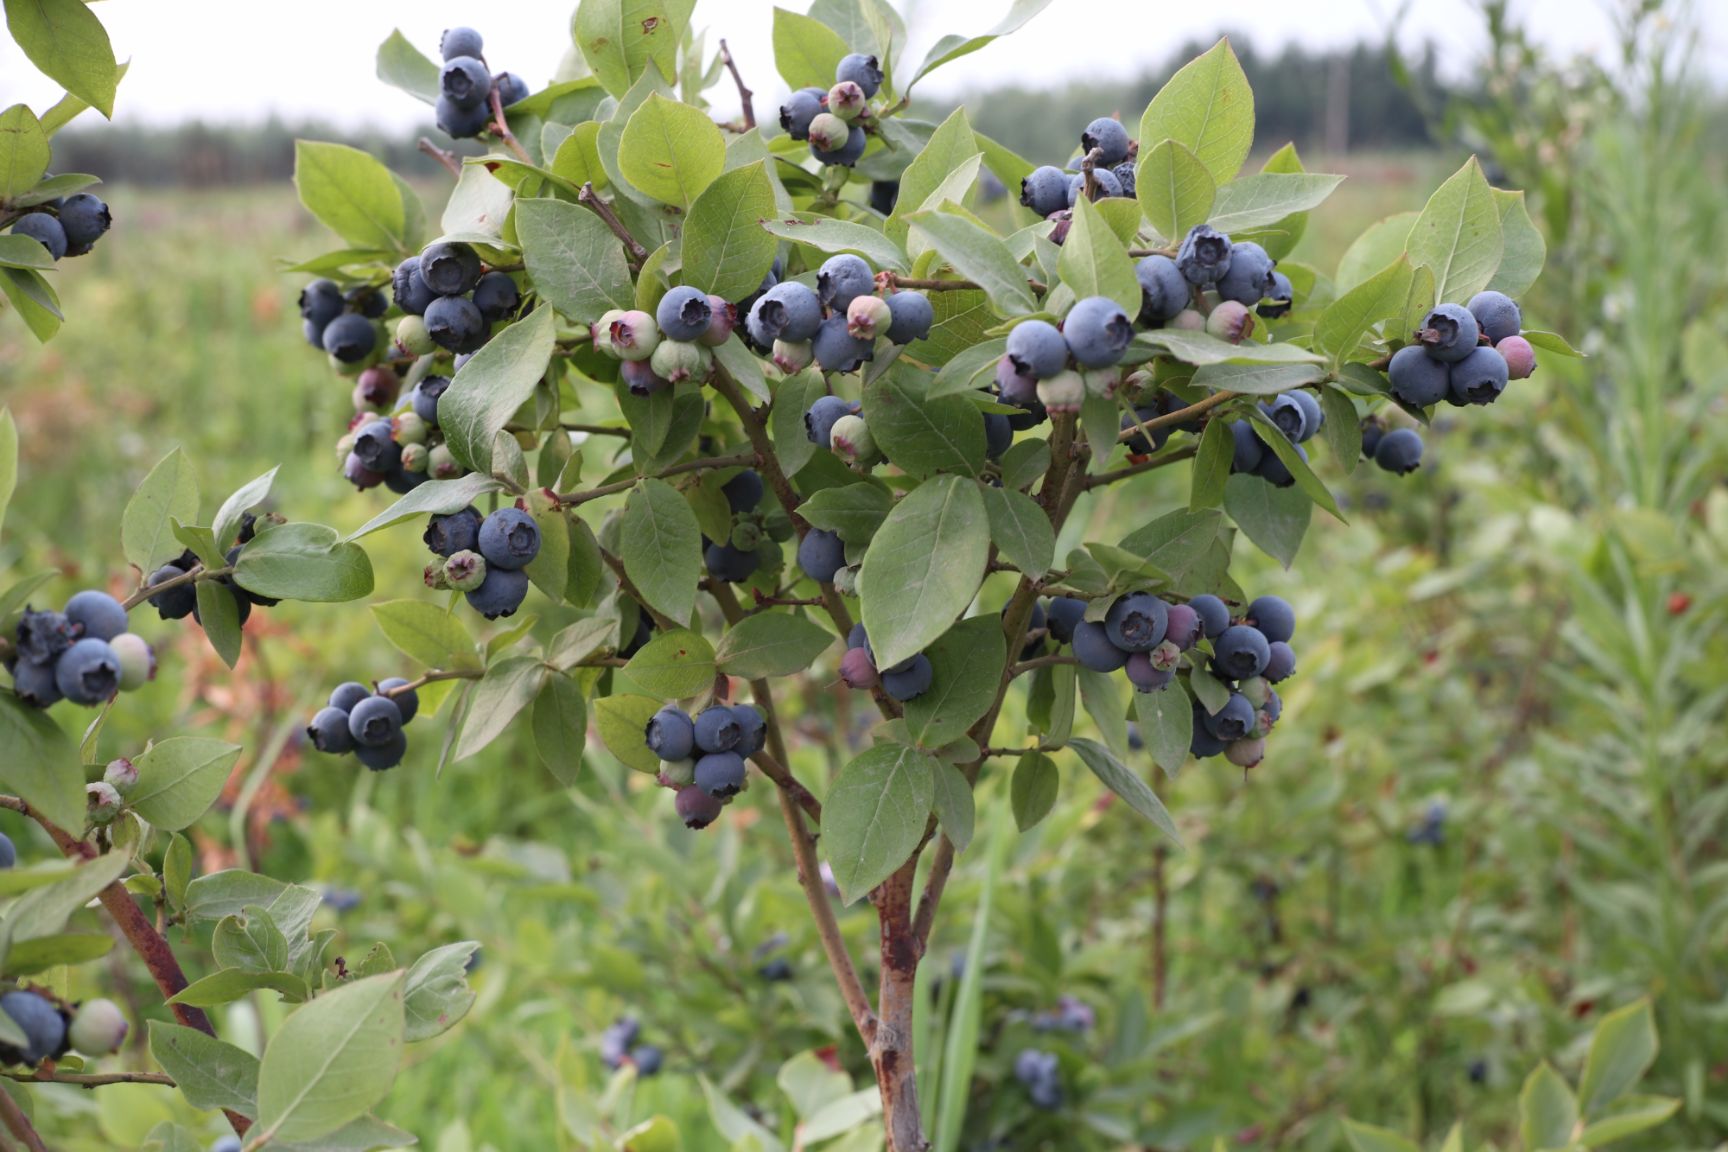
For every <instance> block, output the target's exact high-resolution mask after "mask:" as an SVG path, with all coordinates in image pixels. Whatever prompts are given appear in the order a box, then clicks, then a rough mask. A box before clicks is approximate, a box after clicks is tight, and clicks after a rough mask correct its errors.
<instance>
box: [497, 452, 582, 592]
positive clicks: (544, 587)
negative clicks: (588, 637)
mask: <svg viewBox="0 0 1728 1152" xmlns="http://www.w3.org/2000/svg"><path fill="white" fill-rule="evenodd" d="M502 435H506V436H508V435H509V433H508V432H506V433H502ZM523 487H527V485H523ZM534 524H535V526H536V527H538V528H539V529H540V551H539V552H537V553H535V554H534V559H532V560H530V561H529V562H528V569H527V571H528V579H530V580H532V581H533V582H534V587H536V588H538V589H540V591H541V592H543V593H544V594H545V595H546V598H547V599H549V600H551V601H552V602H553V603H554V604H556V603H558V602H559V601H560V600H563V599H564V590H565V589H566V588H568V587H569V586H570V572H569V568H570V518H569V517H568V516H566V514H565V512H564V511H563V510H562V509H559V508H543V509H540V510H539V511H536V512H535V513H534Z"/></svg>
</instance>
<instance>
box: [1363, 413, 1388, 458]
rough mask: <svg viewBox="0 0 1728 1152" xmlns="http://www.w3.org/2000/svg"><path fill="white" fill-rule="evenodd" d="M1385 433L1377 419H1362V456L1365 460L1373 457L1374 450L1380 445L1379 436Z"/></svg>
mask: <svg viewBox="0 0 1728 1152" xmlns="http://www.w3.org/2000/svg"><path fill="white" fill-rule="evenodd" d="M1385 435H1386V429H1385V428H1384V427H1382V426H1381V424H1380V422H1379V421H1378V420H1364V421H1362V456H1363V458H1364V459H1366V460H1372V459H1374V450H1375V449H1376V448H1378V447H1380V438H1381V437H1383V436H1385Z"/></svg>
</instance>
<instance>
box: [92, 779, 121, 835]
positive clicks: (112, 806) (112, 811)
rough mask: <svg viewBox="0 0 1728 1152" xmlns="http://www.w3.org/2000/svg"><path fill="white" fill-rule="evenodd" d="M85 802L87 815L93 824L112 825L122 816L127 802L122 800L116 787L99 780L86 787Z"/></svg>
mask: <svg viewBox="0 0 1728 1152" xmlns="http://www.w3.org/2000/svg"><path fill="white" fill-rule="evenodd" d="M84 802H85V804H86V806H87V807H86V815H88V816H89V818H90V823H92V824H112V823H113V822H114V818H115V817H117V816H119V815H120V812H121V809H123V808H125V807H126V802H125V801H124V800H122V799H121V798H120V793H119V792H118V791H116V790H115V788H114V785H112V784H109V783H108V782H107V781H104V780H98V781H97V782H96V783H94V784H86V785H85V786H84Z"/></svg>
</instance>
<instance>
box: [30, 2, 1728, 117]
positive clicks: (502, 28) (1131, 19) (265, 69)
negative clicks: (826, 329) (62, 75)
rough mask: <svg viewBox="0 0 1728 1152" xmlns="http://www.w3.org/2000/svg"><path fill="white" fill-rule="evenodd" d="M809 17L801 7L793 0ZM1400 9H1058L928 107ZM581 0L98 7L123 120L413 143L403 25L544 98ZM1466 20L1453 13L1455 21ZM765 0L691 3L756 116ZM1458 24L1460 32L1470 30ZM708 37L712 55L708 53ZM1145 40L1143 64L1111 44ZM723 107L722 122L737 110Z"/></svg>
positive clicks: (762, 80) (1727, 13)
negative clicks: (385, 51)
mask: <svg viewBox="0 0 1728 1152" xmlns="http://www.w3.org/2000/svg"><path fill="white" fill-rule="evenodd" d="M1616 2H1618V0H1513V7H1514V9H1515V10H1516V11H1518V12H1519V13H1520V14H1522V15H1523V16H1524V17H1526V18H1527V19H1528V21H1529V23H1530V25H1531V26H1532V27H1535V28H1537V29H1540V30H1541V36H1542V37H1543V39H1544V40H1545V41H1546V42H1547V43H1548V44H1549V45H1550V46H1551V47H1552V48H1553V49H1554V50H1555V51H1556V52H1559V53H1562V54H1576V53H1590V54H1594V55H1598V56H1602V57H1604V58H1607V57H1609V56H1611V55H1612V53H1613V51H1614V34H1613V24H1612V21H1611V18H1610V17H1609V15H1608V11H1609V8H1610V5H1611V4H1614V3H1616ZM787 6H790V7H794V8H796V9H798V10H802V9H803V8H804V7H805V6H806V5H805V4H804V2H803V0H788V5H787ZM899 6H900V9H901V11H902V12H903V13H905V14H906V15H907V18H908V24H909V25H910V28H911V33H910V35H911V45H910V48H911V51H910V53H909V55H910V57H911V59H912V60H917V59H921V58H922V56H923V52H924V49H925V48H926V47H927V46H928V45H929V44H930V43H931V42H932V41H934V40H935V39H937V38H938V37H940V36H942V35H944V34H946V33H949V32H960V33H966V34H973V33H977V32H981V31H983V30H984V29H986V28H987V27H989V26H990V25H991V24H993V23H994V22H995V21H996V20H997V19H998V18H999V16H1000V14H1001V13H1002V12H1005V11H1006V10H1007V8H1008V0H899ZM1401 7H1404V6H1403V5H1402V4H1400V3H1399V0H1230V3H1229V4H1228V6H1227V8H1228V13H1229V15H1228V19H1227V20H1226V19H1225V18H1224V17H1223V16H1221V15H1220V12H1221V10H1223V9H1225V8H1226V6H1225V5H1222V4H1216V3H1200V4H1196V3H1192V2H1188V0H1184V2H1180V3H1172V2H1170V0H1055V3H1053V4H1051V5H1050V7H1049V8H1048V9H1046V10H1045V11H1044V12H1043V13H1042V14H1041V15H1039V16H1038V17H1037V18H1035V19H1034V20H1033V21H1032V22H1031V23H1030V24H1028V25H1027V26H1026V27H1025V28H1024V29H1022V30H1021V31H1020V32H1019V33H1018V34H1016V35H1014V36H1011V37H1008V38H1006V39H1004V40H999V41H997V42H996V43H995V44H993V45H991V46H989V47H988V48H986V49H984V50H983V51H982V52H979V53H977V54H975V55H973V56H970V57H968V58H966V59H963V60H960V61H957V62H955V63H953V64H950V65H948V66H946V67H944V68H943V69H942V70H940V71H938V72H937V73H935V74H934V75H933V76H932V77H931V78H930V79H929V80H927V81H925V84H926V85H928V87H929V89H930V90H931V92H932V94H948V93H956V92H975V91H978V90H979V89H980V88H983V87H989V86H991V85H1000V84H1002V83H1005V82H1009V81H1016V82H1023V83H1028V84H1032V85H1034V86H1036V85H1051V86H1054V85H1059V84H1061V83H1062V82H1063V81H1065V80H1068V79H1071V78H1075V77H1088V78H1097V79H1103V78H1108V77H1129V76H1133V75H1136V74H1138V73H1139V72H1141V71H1143V70H1144V69H1145V68H1146V67H1147V66H1149V65H1151V64H1154V63H1156V62H1158V61H1159V60H1161V59H1162V58H1163V57H1164V56H1165V55H1166V53H1167V52H1169V51H1170V50H1172V49H1174V48H1175V47H1176V46H1177V45H1180V44H1181V43H1183V42H1185V41H1187V40H1189V39H1191V38H1197V37H1198V38H1210V37H1215V36H1218V35H1220V34H1222V33H1224V32H1230V33H1231V34H1232V35H1233V36H1236V37H1237V38H1244V37H1245V38H1247V39H1249V40H1251V41H1252V42H1253V43H1254V45H1255V46H1256V47H1257V48H1263V49H1267V50H1271V51H1276V50H1277V49H1278V48H1279V47H1281V46H1282V45H1284V44H1286V43H1290V42H1292V41H1294V42H1298V43H1301V44H1304V45H1307V46H1310V47H1327V46H1332V45H1338V44H1347V43H1354V42H1356V41H1359V40H1363V39H1369V40H1378V39H1380V38H1381V37H1383V36H1384V35H1385V33H1386V30H1387V27H1388V23H1389V22H1390V21H1392V19H1393V17H1394V14H1395V13H1397V12H1398V11H1399V9H1400V8H1401ZM573 8H574V0H506V2H504V3H497V2H494V3H490V4H476V3H475V2H474V0H412V2H408V3H390V2H387V0H295V2H294V3H292V4H265V3H259V2H257V0H110V2H108V3H104V4H102V5H100V6H99V7H98V9H97V10H98V11H99V12H100V13H101V16H102V19H103V22H104V23H105V24H106V25H107V27H108V29H109V34H110V35H111V36H112V38H113V41H114V47H115V51H116V53H117V55H118V56H119V57H120V59H122V60H124V59H127V58H128V57H130V58H131V60H132V68H131V71H130V73H129V74H128V75H127V77H126V79H125V82H124V83H123V84H122V85H121V86H120V98H119V102H118V105H117V107H116V117H117V119H120V120H121V121H122V122H124V121H127V120H133V119H137V120H142V121H148V122H150V123H155V124H163V123H174V122H177V121H180V120H184V119H190V118H194V117H201V118H204V119H207V120H224V121H233V120H241V121H255V120H261V119H263V118H265V117H267V116H269V115H271V114H275V115H277V116H280V117H282V118H284V119H286V120H289V121H298V120H303V119H308V118H319V119H324V120H330V121H335V122H338V123H342V124H346V125H353V126H360V125H366V124H375V125H379V126H383V127H387V128H393V129H402V130H407V129H409V128H411V127H414V126H416V125H419V124H421V123H424V122H425V120H426V119H427V113H428V109H426V108H425V107H424V106H423V105H421V104H419V103H418V102H417V101H415V100H413V99H411V98H409V97H407V96H405V95H403V94H401V93H399V92H396V91H394V90H392V89H390V88H387V87H386V86H385V85H384V84H382V83H381V82H380V81H379V80H378V79H377V78H376V76H375V73H374V70H373V60H374V52H375V51H376V48H377V46H378V44H379V42H380V41H382V40H383V39H384V38H385V37H386V36H388V35H389V33H390V30H391V29H392V28H394V27H397V26H400V27H401V28H402V31H403V33H404V34H405V35H407V36H408V38H409V39H410V40H412V41H413V42H414V43H415V44H416V45H418V46H420V47H421V49H422V50H423V51H425V52H426V53H427V54H428V55H434V54H435V49H436V46H437V42H438V34H439V32H440V31H441V30H442V29H443V28H445V27H447V26H449V25H452V24H472V25H474V26H476V27H478V28H479V29H480V31H481V32H482V33H483V34H484V36H485V39H486V56H487V60H488V62H489V63H490V64H491V65H492V66H493V67H494V68H499V69H508V70H510V71H513V72H517V73H519V74H521V75H522V76H524V77H525V78H526V79H528V80H529V81H530V83H531V84H532V85H533V86H534V87H539V86H540V85H541V84H542V83H544V81H545V80H546V79H547V78H548V77H549V76H550V75H551V74H552V72H553V70H554V69H555V68H556V67H557V65H558V61H559V58H560V57H561V55H562V54H563V52H564V49H565V47H566V46H567V45H568V44H569V36H568V26H569V17H570V13H571V11H572V10H573ZM1466 9H1467V5H1466V4H1464V3H1462V2H1461V0H1409V3H1408V10H1407V11H1405V12H1404V13H1403V15H1402V16H1401V18H1399V19H1398V20H1397V37H1398V39H1399V41H1400V42H1402V43H1406V44H1409V45H1412V46H1414V45H1419V44H1421V43H1423V42H1426V41H1434V42H1437V43H1444V44H1447V45H1449V46H1450V47H1451V48H1452V49H1453V50H1454V51H1455V52H1456V53H1457V54H1458V56H1459V58H1460V59H1459V67H1458V68H1457V69H1456V71H1458V72H1462V71H1464V70H1466V69H1467V67H1468V65H1469V63H1470V62H1472V61H1474V60H1476V59H1478V58H1479V57H1480V56H1481V54H1482V53H1483V52H1484V50H1485V39H1484V38H1483V36H1482V34H1481V29H1482V22H1481V20H1480V19H1478V18H1476V17H1475V16H1474V15H1473V14H1471V13H1470V12H1468V11H1466ZM1461 11H1462V12H1463V15H1462V16H1461V15H1460V13H1461ZM1694 11H1695V12H1696V13H1697V15H1698V18H1699V19H1700V21H1701V23H1702V26H1703V30H1704V35H1703V40H1702V42H1701V43H1700V44H1699V46H1698V47H1699V52H1700V58H1701V59H1703V60H1704V61H1706V62H1712V64H1711V66H1712V67H1713V68H1720V67H1721V65H1722V62H1723V61H1724V60H1728V0H1702V2H1701V3H1698V4H1696V5H1695V6H1694ZM772 13H773V4H772V2H771V0H699V2H698V3H697V6H696V24H697V26H698V27H707V28H709V29H711V30H712V32H711V37H715V36H726V37H727V38H728V39H729V42H730V43H731V45H732V48H733V52H734V55H735V56H736V57H737V58H738V62H739V66H740V67H741V68H742V69H743V71H744V75H745V79H746V81H747V82H748V83H749V84H751V85H752V86H753V87H754V88H755V89H756V90H757V92H758V93H759V95H758V105H759V106H761V105H764V104H772V105H778V103H779V101H780V99H781V97H782V96H783V95H784V92H785V88H784V86H783V85H782V84H781V83H780V80H779V78H778V77H777V76H776V75H775V73H774V64H773V50H772V47H771V44H770V38H769V37H770V27H771V22H772ZM1460 25H1461V26H1462V33H1461V32H1460ZM712 42H713V41H712V38H711V39H710V44H712ZM1126 44H1139V45H1142V46H1143V47H1142V48H1141V49H1140V50H1139V51H1136V52H1125V51H1121V50H1119V46H1121V45H1126ZM58 95H59V92H58V89H56V88H55V87H54V86H53V85H52V84H51V83H50V82H49V81H47V80H46V79H44V78H43V77H42V76H41V75H40V74H38V73H37V72H36V70H35V69H34V68H33V67H32V66H31V65H30V63H29V61H27V60H25V59H24V57H23V55H22V54H21V53H20V52H19V51H18V49H17V48H16V47H15V46H14V45H13V44H12V42H11V41H10V40H9V39H7V38H6V37H4V36H0V107H5V106H8V105H11V104H15V103H17V102H19V101H23V102H25V103H28V104H30V105H31V106H32V107H34V108H36V109H37V110H38V111H41V110H42V109H43V108H45V107H46V106H47V105H48V104H49V103H51V102H52V101H53V100H54V99H56V98H57V97H58ZM711 99H713V100H714V102H715V104H716V106H717V109H718V110H720V111H722V112H725V111H731V110H735V109H736V97H735V96H734V95H733V94H732V91H731V88H730V86H727V87H725V88H722V89H716V90H715V91H714V92H713V93H712V94H711ZM728 105H730V108H728Z"/></svg>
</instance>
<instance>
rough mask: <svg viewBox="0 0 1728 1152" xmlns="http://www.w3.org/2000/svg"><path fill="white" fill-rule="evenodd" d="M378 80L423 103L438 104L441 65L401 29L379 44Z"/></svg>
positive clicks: (393, 29) (396, 29)
mask: <svg viewBox="0 0 1728 1152" xmlns="http://www.w3.org/2000/svg"><path fill="white" fill-rule="evenodd" d="M378 79H380V80H382V81H384V83H386V84H388V85H390V87H392V88H399V89H401V90H402V91H404V92H406V93H408V95H410V96H412V97H414V98H415V99H416V100H418V101H420V102H421V103H422V104H436V103H438V65H436V64H434V63H433V62H432V61H431V60H428V59H427V58H426V55H425V53H423V52H421V51H420V49H418V48H416V47H414V45H412V44H410V43H409V42H408V38H407V37H406V36H404V35H402V30H401V29H400V28H392V29H391V30H390V35H389V37H388V38H387V39H386V40H385V41H384V43H382V44H380V45H378Z"/></svg>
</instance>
